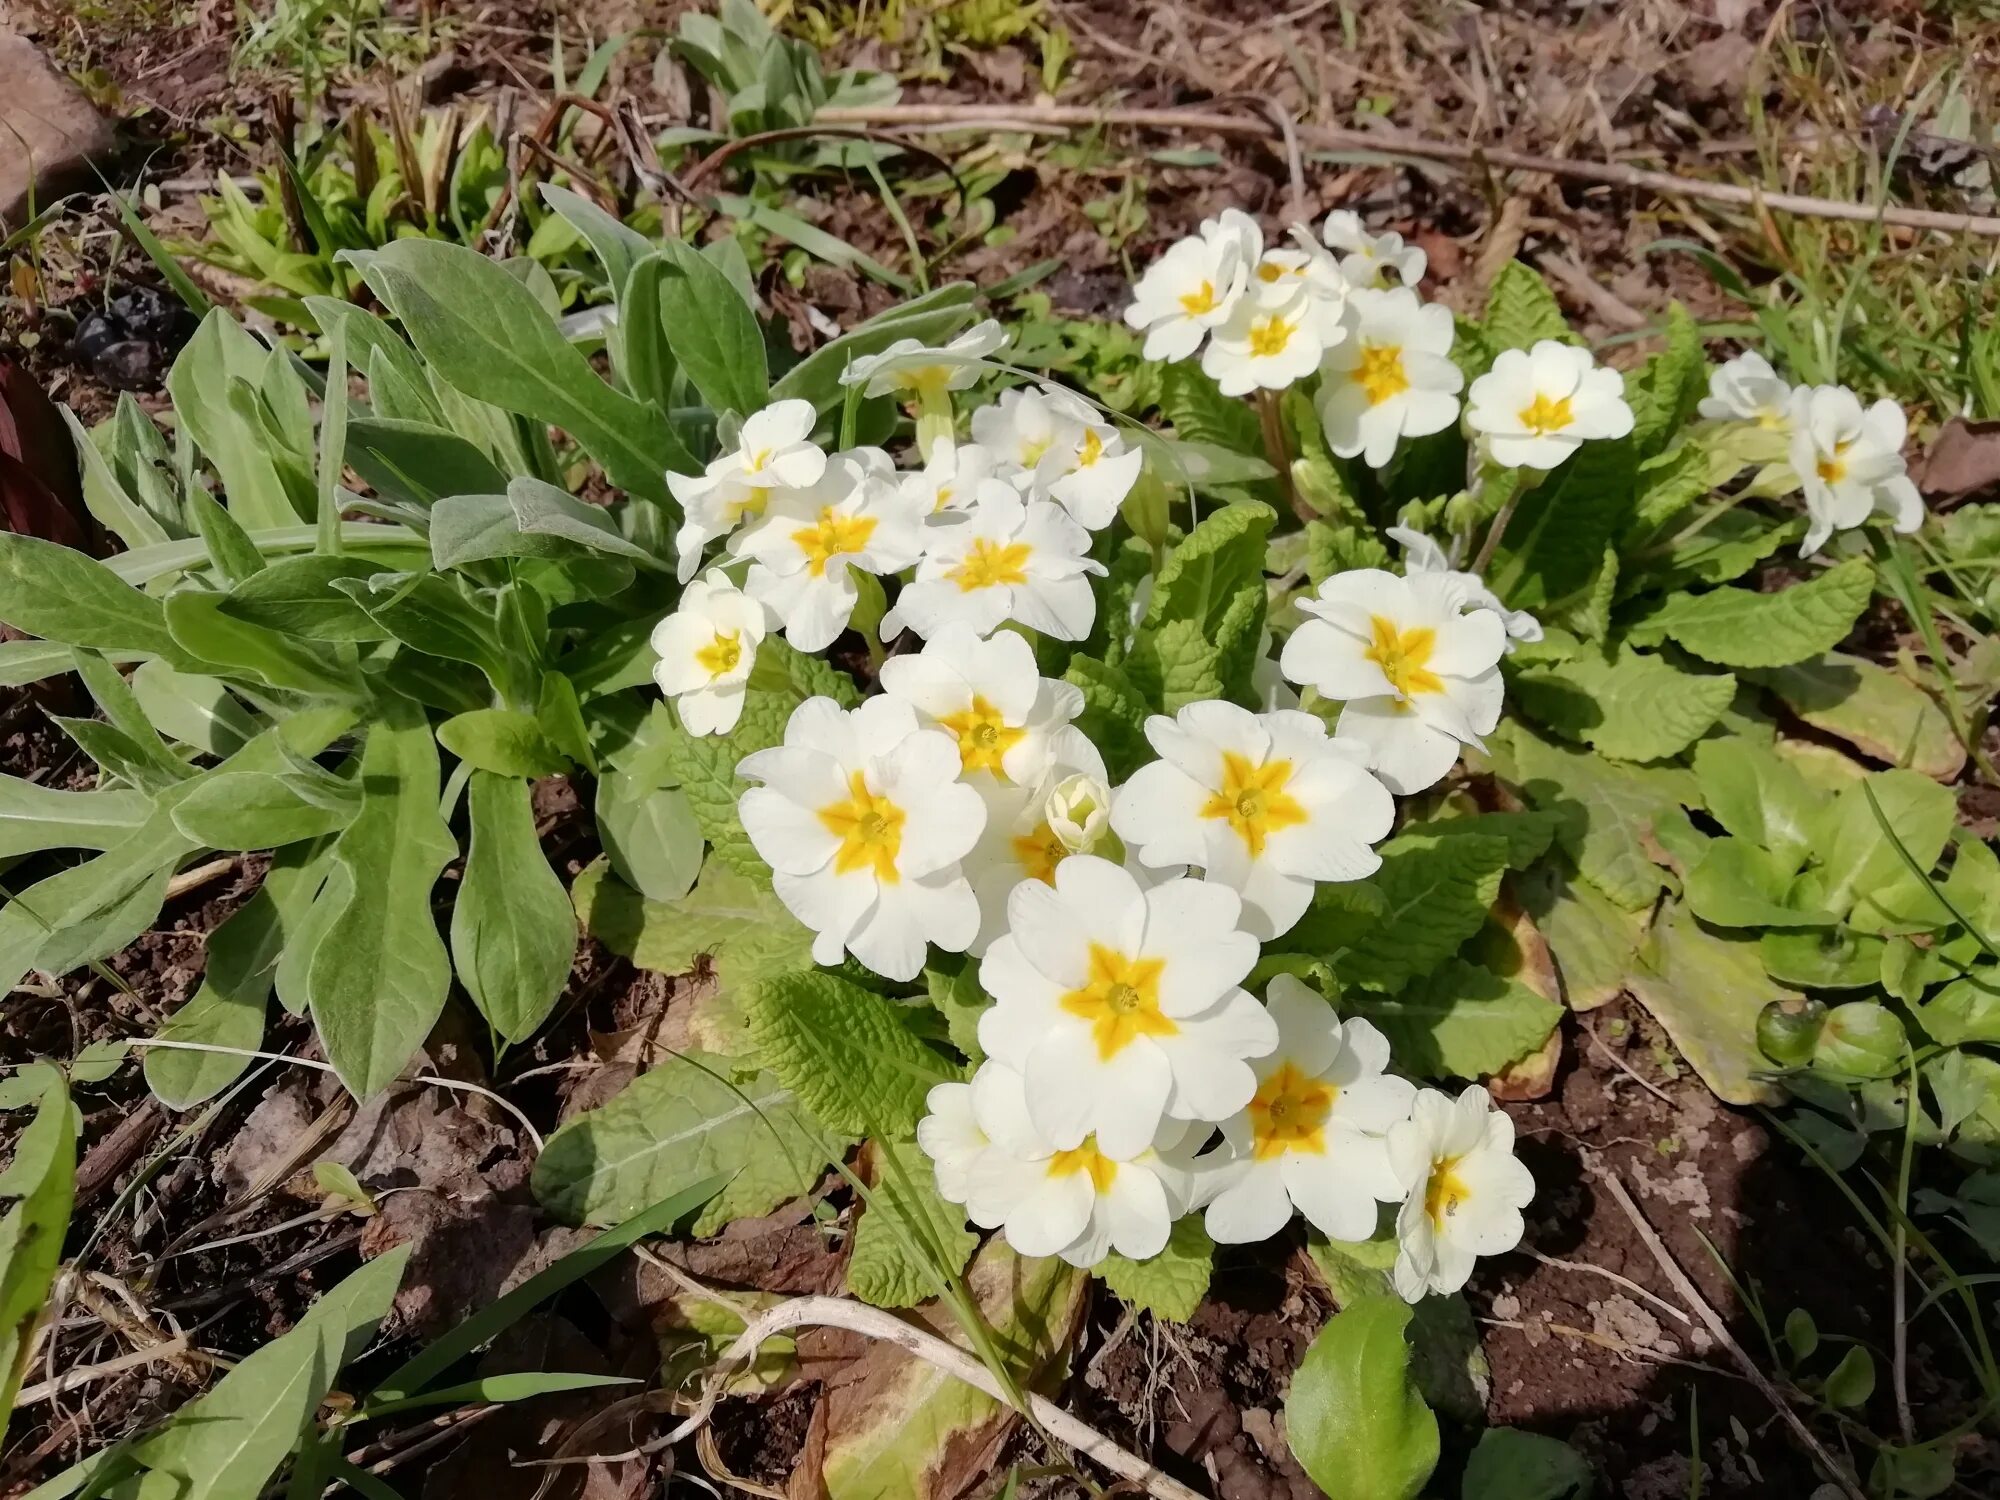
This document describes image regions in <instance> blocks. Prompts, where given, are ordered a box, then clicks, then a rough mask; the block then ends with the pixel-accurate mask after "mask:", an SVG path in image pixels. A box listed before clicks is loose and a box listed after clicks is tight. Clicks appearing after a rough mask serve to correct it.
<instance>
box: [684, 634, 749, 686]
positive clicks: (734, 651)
mask: <svg viewBox="0 0 2000 1500" xmlns="http://www.w3.org/2000/svg"><path fill="white" fill-rule="evenodd" d="M694 659H695V661H696V663H698V664H699V665H700V667H701V669H702V670H703V671H704V672H706V673H708V675H709V676H711V677H720V676H721V675H722V674H723V673H724V672H733V671H735V670H736V664H737V663H738V662H739V661H741V660H743V642H742V639H741V638H740V636H739V633H738V632H736V631H734V630H718V631H716V632H715V637H714V639H713V640H711V641H710V642H709V643H708V644H707V645H706V646H703V647H702V648H701V649H700V650H699V651H697V652H695V654H694Z"/></svg>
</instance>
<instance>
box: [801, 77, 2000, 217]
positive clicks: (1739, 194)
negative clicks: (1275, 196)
mask: <svg viewBox="0 0 2000 1500" xmlns="http://www.w3.org/2000/svg"><path fill="white" fill-rule="evenodd" d="M817 118H818V119H819V120H820V121H821V122H822V123H824V124H827V125H881V126H887V127H889V128H891V129H897V128H906V127H909V126H917V125H926V126H956V127H959V128H962V129H966V130H979V131H985V132H988V133H991V132H993V131H996V130H1005V129H1007V128H1008V127H1009V126H1010V125H1015V124H1019V125H1023V126H1027V127H1030V128H1033V127H1038V126H1039V127H1047V126H1051V125H1056V126H1064V127H1067V128H1070V129H1075V130H1090V129H1101V128H1103V127H1105V126H1129V127H1133V128H1136V129H1141V130H1162V131H1206V132H1209V133H1212V134H1216V135H1233V136H1245V137H1251V138H1254V139H1257V140H1264V141H1272V140H1278V139H1280V138H1281V137H1282V134H1283V132H1281V131H1280V130H1279V128H1278V126H1277V124H1276V123H1275V122H1273V121H1271V120H1268V119H1257V118H1253V117H1250V116H1247V115H1227V114H1217V113H1213V112H1210V111H1207V110H1198V109H1091V108H1089V107H1087V106H1084V105H1076V104H889V105H871V106H835V107H829V108H826V109H822V110H821V111H820V112H819V114H818V116H817ZM1296 128H1297V131H1298V137H1299V140H1300V142H1301V143H1302V144H1303V145H1305V146H1306V147H1307V148H1308V149H1310V150H1315V151H1365V152H1371V153H1375V154H1378V155H1382V156H1416V157H1422V158H1424V159H1425V160H1427V161H1442V162H1453V163H1456V164H1458V165H1461V166H1470V167H1489V168H1500V169H1502V170H1505V171H1511V172H1547V173H1549V174H1550V175H1551V176H1554V177H1566V178H1569V179H1570V180H1571V181H1574V182H1596V183H1601V184H1603V185H1604V186H1606V187H1620V188H1630V189H1632V190H1634V191H1636V192H1646V193H1656V194H1659V195H1661V196H1663V197H1668V198H1694V199H1700V200H1702V201H1705V202H1709V203H1729V204H1734V205H1736V206H1737V207H1739V208H1748V209H1751V210H1753V211H1756V212H1758V213H1764V212H1775V213H1788V214H1798V215H1800V216H1802V217H1805V218H1814V219H1847V220H1852V221H1854V222H1857V223H1868V224H1872V223H1875V222H1877V221H1880V222H1881V223H1883V224H1888V225H1893V226H1894V227H1896V228H1898V229H1931V230H1937V231H1939V232H1940V233H1944V234H1983V235H2000V218H1995V217H1991V216H1988V215H1984V214H1952V213H1941V212H1939V211H1938V210H1936V209H1928V208H1897V207H1890V206H1887V205H1877V204H1873V203H1854V202H1849V201H1845V200H1842V199H1838V198H1814V197H1807V196H1805V195H1803V194H1799V193H1769V192H1766V191H1764V189H1762V188H1760V187H1744V186H1741V185H1740V184H1737V183H1732V182H1703V181H1700V180H1699V179H1697V178H1692V177H1681V176H1677V175H1676V174H1674V173H1672V172H1656V171H1652V170H1650V169H1648V168H1644V167H1631V166H1626V165H1625V164H1624V163H1622V162H1602V161H1582V160H1578V159H1576V158H1574V157H1565V156H1541V155H1537V154H1536V153H1534V152H1531V151H1515V150H1513V149H1512V148H1510V147H1506V146H1494V145H1484V144H1475V143H1473V142H1468V141H1441V140H1436V139H1433V138H1431V137H1429V136H1421V135H1414V134H1411V133H1410V132H1407V131H1401V130H1351V129H1348V128H1346V127H1344V126H1335V125H1300V126H1298V127H1296Z"/></svg>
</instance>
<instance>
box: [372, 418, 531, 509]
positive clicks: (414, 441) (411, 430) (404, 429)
mask: <svg viewBox="0 0 2000 1500" xmlns="http://www.w3.org/2000/svg"><path fill="white" fill-rule="evenodd" d="M344 456H345V458H346V459H347V462H348V464H349V466H350V467H352V468H353V470H354V472H355V473H357V474H359V475H360V476H361V477H362V478H363V479H364V480H366V481H367V482H368V484H369V486H370V487H371V488H372V489H374V490H375V491H376V492H377V493H378V494H381V495H386V496H388V497H389V498H390V499H392V500H406V501H408V502H409V503H410V504H412V505H417V506H421V507H423V508H424V509H426V510H428V509H430V508H431V507H432V506H434V505H436V504H437V502H438V501H440V500H442V499H445V498H446V497H447V496H450V495H496V494H499V493H500V492H501V491H502V490H504V489H506V488H507V476H506V475H505V474H504V473H502V472H501V470H500V467H499V465H497V464H495V463H494V462H493V460H492V459H491V458H489V457H488V456H487V455H486V453H485V452H484V451H483V450H481V449H480V448H479V447H478V445H477V444H475V443H473V442H471V441H470V440H468V439H466V438H463V437H460V436H459V435H458V434H457V433H455V432H452V431H449V430H448V429H446V428H443V427H439V426H437V425H435V424H434V423H431V422H425V421H409V420H398V419H396V418H392V417H386V416H374V417H354V418H351V419H350V420H349V422H348V424H347V442H346V445H345V454H344Z"/></svg>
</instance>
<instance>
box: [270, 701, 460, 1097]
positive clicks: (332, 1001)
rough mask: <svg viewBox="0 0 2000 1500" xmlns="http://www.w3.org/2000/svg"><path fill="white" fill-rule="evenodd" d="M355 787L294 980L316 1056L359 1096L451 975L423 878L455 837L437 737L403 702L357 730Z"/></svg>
mask: <svg viewBox="0 0 2000 1500" xmlns="http://www.w3.org/2000/svg"><path fill="white" fill-rule="evenodd" d="M361 789H362V790H361V811H360V812H359V813H358V814H357V815H356V817H355V819H354V821H353V822H352V823H350V824H348V826H347V829H346V831H345V832H344V833H342V834H341V835H340V838H339V840H338V842H336V843H335V844H334V846H333V860H334V866H335V868H336V869H337V870H338V871H339V872H340V874H341V876H342V877H343V878H342V880H341V882H340V895H341V897H342V900H341V904H340V906H339V909H338V914H337V915H335V916H333V918H332V920H331V921H330V922H329V923H328V925H327V927H326V929H325V935H324V937H323V938H322V939H321V940H320V942H319V943H318V945H317V947H316V948H315V949H314V951H313V955H312V961H311V966H310V969H309V971H308V975H307V980H306V984H307V989H308V991H309V994H310V999H311V1005H312V1013H313V1020H314V1021H315V1022H316V1023H317V1024H318V1026H319V1034H320V1039H321V1041H322V1042H323V1043H324V1044H325V1046H326V1056H327V1061H328V1062H330V1063H332V1064H333V1066H334V1068H335V1070H336V1071H337V1072H338V1073H339V1074H340V1080H341V1082H342V1083H344V1084H346V1085H347V1087H348V1090H349V1092H351V1093H352V1094H353V1095H354V1096H355V1097H356V1098H359V1099H365V1098H367V1097H368V1096H369V1095H371V1094H374V1093H376V1092H377V1091H378V1090H380V1089H383V1088H385V1087H387V1086H388V1085H389V1084H390V1083H392V1082H393V1081H394V1080H395V1077H396V1075H397V1074H398V1073H400V1072H401V1071H402V1070H403V1067H404V1065H405V1064H406V1063H408V1062H409V1060H410V1058H411V1056H412V1054H414V1053H415V1052H416V1050H417V1048H419V1047H420V1046H422V1045H423V1042H424V1038H425V1037H426V1036H428V1035H429V1034H430V1029H431V1026H432V1025H433V1024H434V1023H435V1022H436V1020H437V1018H438V1014H439V1012H441V1011H442V1010H443V1009H444V1000H445V991H446V990H447V989H448V988H449V987H450V984H451V963H450V961H449V959H448V958H447V957H446V955H445V946H444V939H443V938H441V937H440V936H439V935H438V930H437V921H436V919H435V918H434V917H432V915H431V887H432V886H433V885H435V884H436V883H437V877H438V872H439V871H441V870H442V869H443V868H444V867H445V865H446V864H447V863H448V862H449V861H450V860H451V859H452V857H453V856H454V855H456V854H457V853H458V846H457V844H456V843H455V842H454V841H453V839H452V836H451V831H450V829H449V828H447V827H446V826H445V821H444V819H443V818H442V817H440V816H439V814H438V756H437V742H436V741H435V740H433V739H432V738H431V731H430V725H429V724H428V723H426V722H425V720H424V716H423V713H422V712H421V711H420V710H419V709H417V708H416V707H415V705H413V704H410V703H408V702H407V701H405V700H391V701H390V702H389V704H388V705H387V706H386V708H385V709H384V711H383V713H382V716H381V717H380V718H379V719H378V720H377V721H376V722H375V724H374V725H373V727H371V728H370V729H369V731H368V740H367V743H366V745H365V746H364V747H363V749H362V753H361Z"/></svg>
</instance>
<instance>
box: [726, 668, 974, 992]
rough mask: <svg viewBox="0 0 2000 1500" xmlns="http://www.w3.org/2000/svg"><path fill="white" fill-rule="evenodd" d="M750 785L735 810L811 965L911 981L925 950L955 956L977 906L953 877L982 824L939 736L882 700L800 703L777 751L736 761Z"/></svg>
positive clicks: (953, 751) (959, 877)
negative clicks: (843, 961)
mask: <svg viewBox="0 0 2000 1500" xmlns="http://www.w3.org/2000/svg"><path fill="white" fill-rule="evenodd" d="M736 773H737V775H739V776H742V777H744V778H745V779H747V780H750V781H755V782H761V783H763V784H762V785H760V786H755V787H752V788H751V789H750V790H749V791H747V792H745V793H744V794H743V796H742V798H741V799H740V800H739V801H738V803H737V811H738V813H739V814H740V815H741V817H742V819H743V831H744V832H745V833H747V834H748V835H749V836H750V843H751V845H752V847H754V848H755V849H756V851H757V853H758V855H759V856H760V857H761V858H762V859H763V860H764V862H765V863H766V864H768V865H770V867H771V884H772V887H773V888H774V889H775V890H776V891H777V893H778V899H779V900H780V901H782V902H784V903H785V908H786V909H787V910H788V911H790V912H791V914H792V915H793V916H795V917H797V918H798V919H799V920H800V921H801V922H803V923H805V925H806V926H808V927H810V928H811V929H812V930H813V934H814V937H813V961H814V962H815V963H821V964H836V963H839V962H840V956H841V954H842V952H843V951H844V952H848V953H852V954H853V955H854V957H855V959H856V960H857V961H859V962H860V963H862V964H864V965H866V966H867V967H868V968H870V969H872V970H874V971H875V972H876V973H877V974H881V975H884V976H885V977H887V978H890V979H897V980H906V979H914V978H915V977H916V976H917V975H918V974H920V973H921V972H923V967H924V956H925V954H926V952H927V951H928V946H927V945H928V944H930V943H936V944H937V945H938V946H939V947H940V948H943V949H945V950H946V951H948V952H952V953H962V952H964V951H965V947H966V945H967V944H968V943H970V942H971V941H972V939H973V935H974V934H975V933H977V932H978V930H979V903H978V901H977V900H976V899H975V898H974V897H973V894H972V886H971V884H970V883H969V882H968V881H967V880H966V878H965V876H964V873H963V872H962V870H961V869H960V867H959V861H960V860H961V859H963V858H964V857H965V855H966V854H967V853H968V852H969V851H970V850H971V848H972V846H973V844H974V843H975V842H976V841H977V840H978V838H979V833H980V830H981V829H982V828H983V827H984V826H985V820H986V808H985V805H984V804H983V803H982V802H981V801H980V800H979V793H977V792H976V791H974V790H973V789H972V788H971V787H969V786H966V785H964V784H963V783H961V782H960V781H959V780H958V747H957V746H956V745H954V744H953V743H952V741H951V737H950V736H949V735H946V734H942V733H940V732H938V731H937V730H934V729H923V728H920V727H918V724H917V716H916V713H915V711H914V710H913V709H911V707H910V706H909V705H908V704H907V703H902V702H899V701H898V700H896V699H894V698H870V699H869V700H868V701H866V702H865V703H863V704H862V705H861V706H860V707H859V708H855V709H849V710H843V709H842V708H841V707H840V706H839V705H838V704H836V703H835V702H834V701H833V700H832V699H831V698H808V699H807V700H806V701H805V702H804V703H801V704H800V705H799V706H798V707H797V708H796V709H794V710H793V712H792V717H791V719H790V721H789V722H788V723H787V724H786V725H785V739H784V743H783V744H782V745H779V746H776V747H774V748H772V749H769V750H759V751H756V752H755V753H754V754H751V755H746V756H744V757H743V759H742V760H741V761H739V762H738V763H737V767H736Z"/></svg>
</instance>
